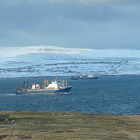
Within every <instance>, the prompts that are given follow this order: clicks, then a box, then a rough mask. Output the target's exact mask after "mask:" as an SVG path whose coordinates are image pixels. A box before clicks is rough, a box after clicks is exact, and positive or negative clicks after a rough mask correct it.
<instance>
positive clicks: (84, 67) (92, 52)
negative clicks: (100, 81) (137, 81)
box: [0, 46, 140, 78]
mask: <svg viewBox="0 0 140 140" xmlns="http://www.w3.org/2000/svg"><path fill="white" fill-rule="evenodd" d="M91 72H93V73H94V72H96V73H98V74H99V75H128V74H137V75H139V74H140V50H128V49H100V50H96V49H77V48H61V47H54V46H29V47H6V48H0V76H1V77H3V78H5V77H31V76H33V77H35V76H54V75H58V76H59V75H60V76H71V75H75V74H79V75H80V74H86V73H89V74H90V73H91Z"/></svg>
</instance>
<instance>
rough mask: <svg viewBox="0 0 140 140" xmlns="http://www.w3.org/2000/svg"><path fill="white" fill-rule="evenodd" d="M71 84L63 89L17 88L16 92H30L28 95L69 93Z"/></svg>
mask: <svg viewBox="0 0 140 140" xmlns="http://www.w3.org/2000/svg"><path fill="white" fill-rule="evenodd" d="M71 88H72V87H71V86H69V87H65V88H61V89H57V90H54V89H23V90H16V91H15V93H16V94H28V95H39V94H44V95H50V94H68V93H69V91H70V90H71Z"/></svg>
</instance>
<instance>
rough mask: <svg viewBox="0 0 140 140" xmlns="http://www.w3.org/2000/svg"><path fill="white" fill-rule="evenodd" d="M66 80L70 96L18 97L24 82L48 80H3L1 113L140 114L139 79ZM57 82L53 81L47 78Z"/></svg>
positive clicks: (0, 96) (1, 82) (105, 77)
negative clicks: (17, 86)
mask: <svg viewBox="0 0 140 140" xmlns="http://www.w3.org/2000/svg"><path fill="white" fill-rule="evenodd" d="M58 78H60V79H62V80H65V79H66V80H67V81H68V85H71V86H72V89H71V91H70V94H68V95H16V94H15V93H14V90H15V86H16V85H22V84H23V82H24V81H25V80H28V81H29V83H30V84H32V83H34V82H38V83H40V84H42V82H43V80H44V79H46V77H40V78H7V79H0V88H1V89H0V111H7V110H19V111H61V112H66V111H70V112H88V113H97V114H99V113H109V114H140V76H102V77H99V79H96V80H71V79H70V77H58ZM47 79H49V80H54V79H55V78H54V77H47Z"/></svg>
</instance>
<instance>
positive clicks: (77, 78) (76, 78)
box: [71, 75, 80, 80]
mask: <svg viewBox="0 0 140 140" xmlns="http://www.w3.org/2000/svg"><path fill="white" fill-rule="evenodd" d="M79 78H80V77H79V76H77V75H76V76H71V80H79Z"/></svg>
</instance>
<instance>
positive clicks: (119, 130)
mask: <svg viewBox="0 0 140 140" xmlns="http://www.w3.org/2000/svg"><path fill="white" fill-rule="evenodd" d="M0 139H3V140H24V139H26V140H90V139H91V140H138V139H140V115H130V116H128V115H114V114H90V113H75V112H28V111H26V112H24V111H23V112H22V111H21V112H20V111H5V112H0Z"/></svg>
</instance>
